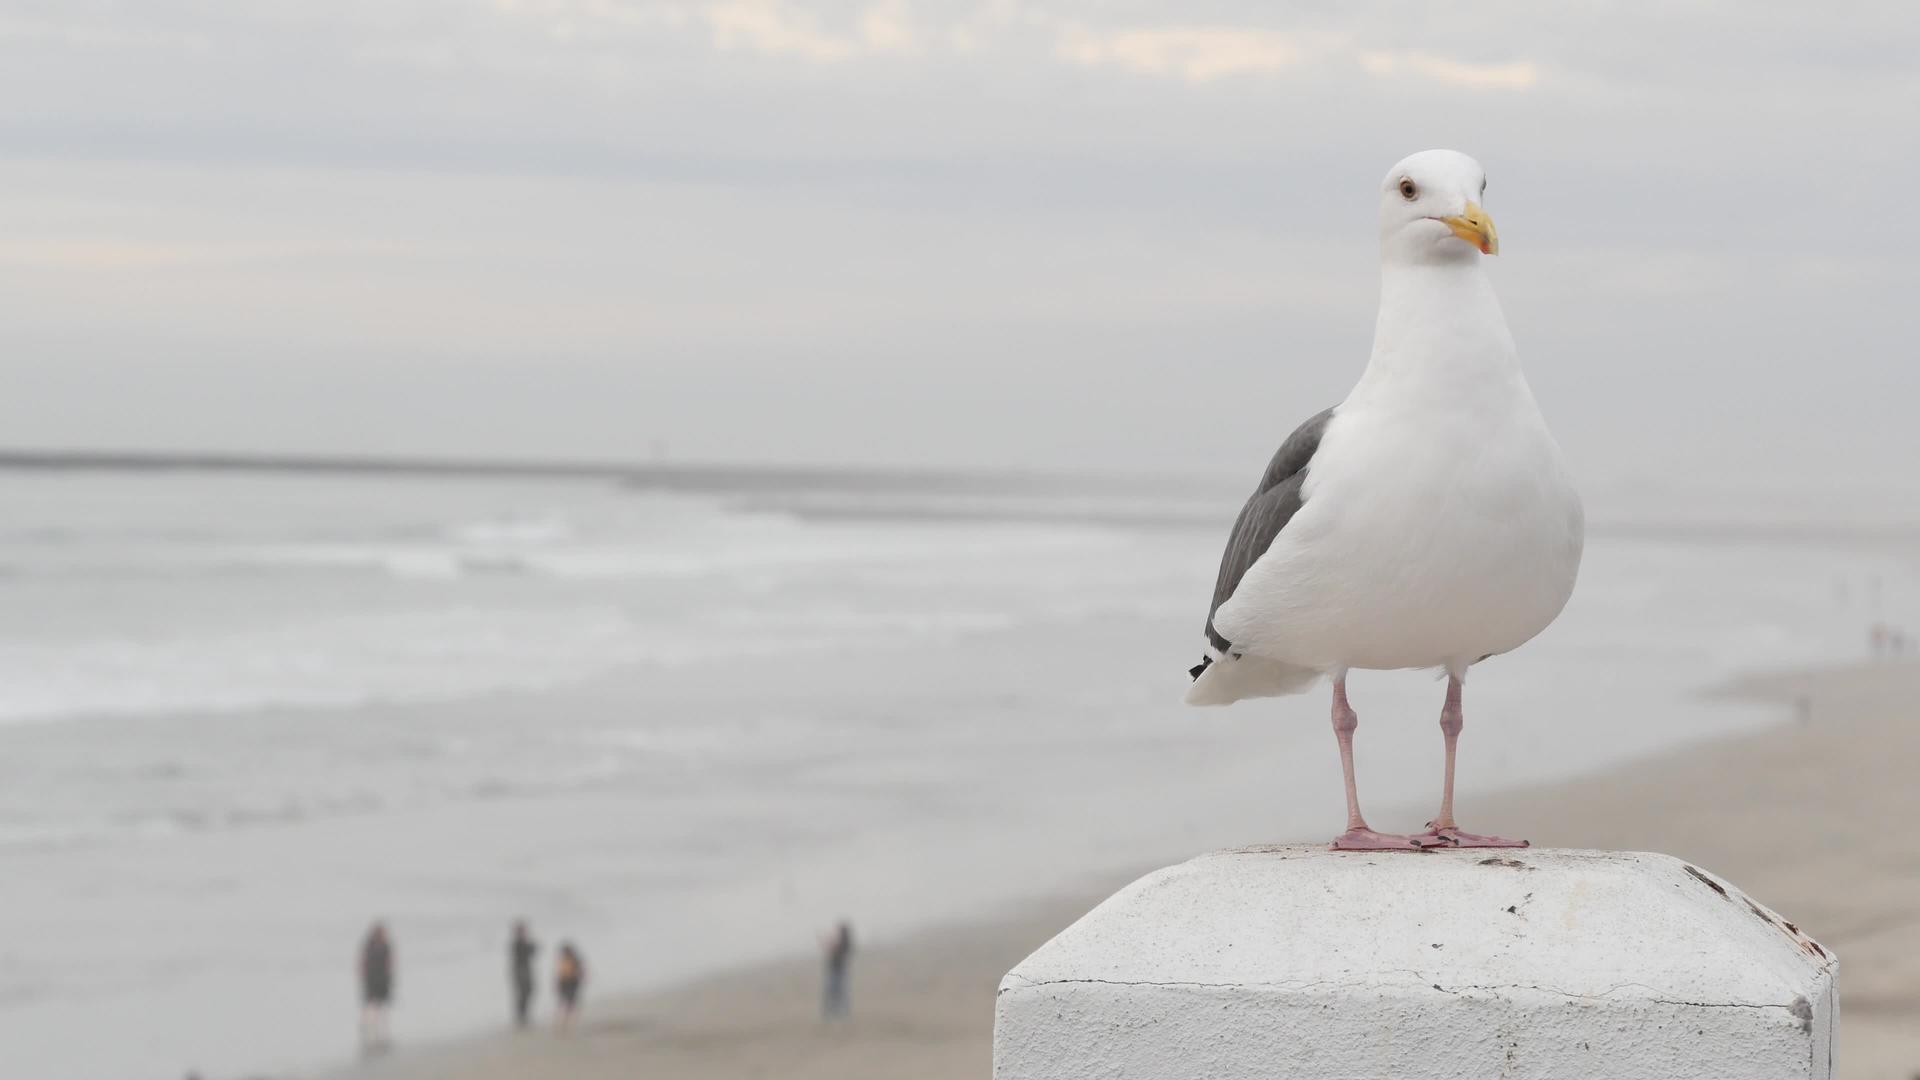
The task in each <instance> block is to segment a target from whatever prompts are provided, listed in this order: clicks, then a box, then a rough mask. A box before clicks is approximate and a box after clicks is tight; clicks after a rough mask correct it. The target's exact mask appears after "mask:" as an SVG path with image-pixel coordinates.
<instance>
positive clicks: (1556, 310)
mask: <svg viewBox="0 0 1920 1080" xmlns="http://www.w3.org/2000/svg"><path fill="white" fill-rule="evenodd" d="M1915 56H1920V9H1914V8H1913V7H1912V6H1911V5H1906V4H1894V3H1887V4H1879V5H1872V4H1859V5H1850V6H1848V7H1844V8H1836V9H1832V10H1821V9H1816V7H1815V6H1812V5H1806V4H1800V3H1795V4H1780V5H1773V6H1768V5H1760V4H1751V3H1739V4H1735V3H1732V2H1726V3H1661V4H1648V5H1645V6H1635V5H1621V4H1607V3H1595V4H1583V5H1561V4H1540V3H1532V2H1516V3H1487V4H1479V5H1475V6H1473V7H1472V8H1470V9H1469V8H1465V7H1462V6H1459V5H1428V4H1417V5H1416V4H1350V3H1331V2H1328V3H1314V4H1289V5H1281V4H1275V3H1272V2H1270V0H1258V2H1244V3H1224V2H1210V0H1183V2H1181V3H1172V2H1162V3H1136V2H1116V3H1080V4H1049V3H1029V2H1024V0H1005V2H993V0H978V2H968V0H943V2H934V0H854V2H847V3H806V2H802V0H681V2H658V3H655V2H645V0H328V2H320V0H311V2H307V3H287V2H272V0H248V2H231V3H219V2H211V0H201V2H188V0H138V2H132V0H127V2H120V3H112V2H101V0H0V289H3V290H4V293H3V294H0V295H4V302H3V303H0V443H4V444H7V445H13V446H36V447H82V446H109V447H118V448H196V449H199V448H208V449H227V450H273V451H316V452H344V451H352V452H376V453H451V454H485V455H503V454H510V455H531V456H543V457H596V458H627V457H646V456H649V455H651V454H653V453H654V452H655V448H656V447H659V446H664V447H666V448H667V449H668V451H669V452H670V453H671V454H672V456H673V457H675V458H677V459H682V460H691V459H725V460H769V459H770V460H795V461H806V462H860V463H889V462H897V463H903V464H929V463H955V464H984V465H996V466H999V465H1046V466H1051V465H1066V466H1086V465H1112V466H1121V467H1133V466H1144V467H1150V468H1163V469H1191V468H1207V467H1218V468H1221V469H1224V470H1227V471H1228V472H1229V473H1232V474H1234V475H1244V476H1245V477H1246V479H1247V480H1248V482H1251V479H1252V477H1253V476H1255V475H1256V474H1257V473H1258V471H1259V468H1260V465H1261V464H1262V463H1263V460H1264V458H1265V456H1266V455H1267V454H1268V453H1269V452H1270V451H1271V449H1272V447H1273V446H1274V445H1275V444H1276V443H1277V442H1278V441H1279V439H1280V438H1281V437H1283V436H1284V435H1285V434H1286V433H1287V432H1288V431H1289V430H1291V428H1292V427H1293V426H1294V424H1295V423H1296V422H1297V421H1298V420H1300V419H1302V418H1304V417H1305V416H1307V415H1309V414H1311V413H1313V412H1315V411H1317V410H1318V409H1320V408H1322V407H1323V406H1325V405H1327V404H1329V403H1331V402H1333V401H1335V400H1338V398H1339V397H1340V396H1341V395H1342V394H1343V393H1344V392H1345V390H1346V389H1347V387H1348V386H1349V385H1351V383H1352V381H1353V379H1354V378H1355V377H1356V376H1357V374H1358V372H1359V370H1360V367H1361V365H1362V364H1363V363H1364V361H1365V358H1366V352H1367V348H1368V343H1369V338H1370V335H1371V330H1372V318H1373V309H1374V304H1375V297H1376V288H1377V266H1376V264H1377V246H1376V233H1375V223H1374V212H1375V199H1376V195H1375V191H1376V184H1377V183H1378V181H1379V179H1380V178H1381V176H1382V174H1383V173H1384V172H1385V170H1386V169H1387V167H1388V166H1389V165H1391V164H1392V163H1393V162H1394V161H1395V160H1396V159H1398V158H1400V157H1401V156H1403V155H1405V154H1407V153H1409V152H1412V151H1414V150H1419V149H1424V148H1427V147H1432V146H1451V147H1454V148H1456V149H1460V150H1464V151H1466V152H1468V153H1471V154H1473V155H1475V156H1476V157H1478V158H1480V160H1481V161H1483V162H1484V163H1485V164H1486V166H1487V169H1488V172H1489V174H1490V177H1491V187H1490V190H1489V192H1488V197H1487V206H1488V209H1489V210H1490V211H1491V212H1492V214H1493V215H1494V217H1495V218H1496V219H1497V221H1498V222H1499V226H1500V234H1501V242H1502V250H1503V254H1502V255H1501V256H1500V257H1499V258H1498V259H1496V260H1494V261H1493V262H1492V264H1491V272H1492V274H1493V276H1494V278H1495V281H1496V284H1497V285H1498V287H1499V289H1500V292H1501V295H1502V299H1503V301H1504V303H1505V305H1506V308H1507V312H1508V317H1509V319H1510V321H1511V323H1512V324H1513V328H1514V331H1515V334H1516V335H1517V337H1518V339H1519V341H1520V345H1521V350H1522V354H1523V356H1524V357H1525V359H1526V362H1527V364H1528V370H1529V375H1530V378H1531V379H1532V381H1533V383H1534V387H1535V390H1536V393H1537V394H1538V396H1539V397H1540V399H1541V401H1542V404H1543V406H1544V407H1545V408H1546V410H1547V413H1548V416H1549V419H1550V420H1551V421H1552V422H1553V423H1554V425H1555V427H1556V430H1558V431H1559V432H1560V434H1561V438H1562V442H1563V443H1565V444H1566V446H1567V449H1568V451H1569V453H1570V455H1571V456H1572V458H1573V460H1574V463H1575V466H1576V468H1577V469H1578V470H1579V471H1580V472H1581V473H1582V474H1583V476H1588V477H1591V478H1592V480H1593V482H1594V483H1596V484H1606V483H1631V482H1638V481H1642V480H1648V479H1656V480H1657V479H1660V478H1662V477H1671V476H1687V477H1691V476H1700V477H1734V478H1740V479H1745V480H1747V481H1750V482H1752V483H1756V484H1772V483H1781V484H1786V485H1791V484H1793V483H1797V482H1799V481H1801V480H1802V479H1804V478H1806V477H1808V476H1811V475H1813V474H1814V473H1816V472H1818V471H1819V470H1821V469H1825V468H1828V467H1831V466H1835V465H1848V464H1851V463H1853V462H1855V461H1866V462H1868V463H1869V464H1870V465H1872V466H1873V467H1874V468H1876V469H1879V470H1881V471H1884V472H1900V471H1904V470H1906V469H1909V468H1911V467H1912V466H1913V463H1914V462H1915V461H1916V460H1920V424H1917V423H1915V421H1914V418H1913V413H1914V410H1915V408H1916V404H1917V403H1920V371H1917V370H1916V368H1917V367H1920V356H1916V339H1917V337H1920V335H1916V332H1915V325H1916V320H1917V316H1916V309H1920V268H1917V267H1916V264H1915V250H1916V247H1917V246H1920V245H1917V244H1916V241H1920V224H1917V222H1920V210H1916V205H1917V204H1920V137H1917V136H1916V131H1917V130H1920V123H1917V122H1916V121H1915V117H1916V116H1920V66H1917V65H1916V64H1915V61H1914V57H1915Z"/></svg>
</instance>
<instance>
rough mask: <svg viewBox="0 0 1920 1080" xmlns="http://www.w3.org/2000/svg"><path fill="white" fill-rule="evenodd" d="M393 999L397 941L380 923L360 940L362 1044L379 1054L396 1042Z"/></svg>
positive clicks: (362, 1047)
mask: <svg viewBox="0 0 1920 1080" xmlns="http://www.w3.org/2000/svg"><path fill="white" fill-rule="evenodd" d="M392 1002H393V942H392V941H391V940H390V939H389V938H388V937H387V928H386V926H385V924H383V923H379V922H376V923H374V924H373V926H372V928H370V929H369V930H368V931H367V936H366V939H365V940H364V941H362V942H361V943H360V1047H361V1049H362V1050H364V1051H366V1052H367V1053H377V1052H379V1051H381V1050H385V1049H386V1048H387V1047H388V1046H389V1045H391V1044H392V1035H391V1033H390V1032H389V1030H388V1028H387V1007H388V1006H389V1005H390V1004H392Z"/></svg>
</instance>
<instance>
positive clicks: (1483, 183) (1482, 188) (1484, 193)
mask: <svg viewBox="0 0 1920 1080" xmlns="http://www.w3.org/2000/svg"><path fill="white" fill-rule="evenodd" d="M1480 197H1481V198H1483V199H1484V198H1486V197H1487V182H1486V181H1485V180H1482V181H1480Z"/></svg>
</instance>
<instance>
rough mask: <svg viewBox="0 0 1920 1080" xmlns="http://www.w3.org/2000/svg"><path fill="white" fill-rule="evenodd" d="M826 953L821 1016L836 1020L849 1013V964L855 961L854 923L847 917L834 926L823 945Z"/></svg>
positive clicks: (825, 1018)
mask: <svg viewBox="0 0 1920 1080" xmlns="http://www.w3.org/2000/svg"><path fill="white" fill-rule="evenodd" d="M821 950H822V952H823V953H825V955H826V960H827V971H826V976H827V978H826V986H825V988H824V990H823V992H822V993H821V997H820V1018H821V1019H822V1020H834V1019H837V1018H840V1017H844V1016H846V1015H847V1009H848V1002H847V966H848V965H849V964H850V963H851V962H852V961H853V924H852V923H850V922H848V921H847V920H845V919H842V920H840V923H839V925H837V926H835V927H834V928H833V933H831V934H828V935H827V937H826V940H825V941H824V942H823V943H822V945H821Z"/></svg>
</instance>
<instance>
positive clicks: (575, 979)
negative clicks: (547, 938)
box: [553, 941, 587, 1031]
mask: <svg viewBox="0 0 1920 1080" xmlns="http://www.w3.org/2000/svg"><path fill="white" fill-rule="evenodd" d="M586 981H587V965H586V962H585V961H583V960H581V959H580V950H578V949H576V948H574V947H573V942H571V941H563V942H561V943H560V959H559V960H558V961H556V962H555V963H554V965H553V989H554V992H555V993H556V994H558V995H559V997H560V1015H559V1018H558V1021H557V1026H558V1027H559V1029H560V1030H561V1031H571V1030H572V1029H573V1014H574V1011H575V1010H576V1009H577V1008H579V1005H580V986H581V984H582V983H585V982H586Z"/></svg>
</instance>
